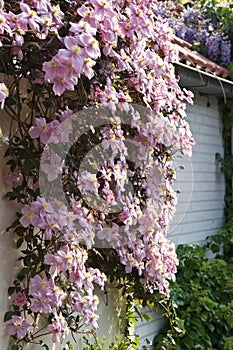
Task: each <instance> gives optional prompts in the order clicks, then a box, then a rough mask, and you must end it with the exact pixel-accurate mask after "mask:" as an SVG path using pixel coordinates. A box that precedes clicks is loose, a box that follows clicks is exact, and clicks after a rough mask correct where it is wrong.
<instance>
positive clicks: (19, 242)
mask: <svg viewBox="0 0 233 350" xmlns="http://www.w3.org/2000/svg"><path fill="white" fill-rule="evenodd" d="M23 241H24V239H23V237H20V238H19V239H18V240H17V242H16V248H17V249H18V248H19V247H21V245H22V244H23Z"/></svg>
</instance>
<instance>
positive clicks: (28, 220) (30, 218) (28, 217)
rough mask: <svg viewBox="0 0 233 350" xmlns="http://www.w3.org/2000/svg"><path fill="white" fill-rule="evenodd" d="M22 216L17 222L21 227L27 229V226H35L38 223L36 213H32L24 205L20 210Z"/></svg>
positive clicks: (28, 207) (31, 210) (28, 206)
mask: <svg viewBox="0 0 233 350" xmlns="http://www.w3.org/2000/svg"><path fill="white" fill-rule="evenodd" d="M21 212H22V214H23V216H22V217H21V218H20V220H19V222H20V223H21V225H23V227H28V226H29V225H33V226H35V227H36V226H37V225H38V223H39V217H38V215H37V213H35V212H34V211H33V208H32V207H31V206H30V205H28V204H26V205H25V206H24V207H23V208H22V210H21Z"/></svg>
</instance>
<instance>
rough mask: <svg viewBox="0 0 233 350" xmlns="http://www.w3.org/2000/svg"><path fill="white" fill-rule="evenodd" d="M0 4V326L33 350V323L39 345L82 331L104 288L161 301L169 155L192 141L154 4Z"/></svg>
mask: <svg viewBox="0 0 233 350" xmlns="http://www.w3.org/2000/svg"><path fill="white" fill-rule="evenodd" d="M1 4H2V5H1V9H0V44H1V47H0V57H1V62H5V64H2V66H1V69H2V73H4V75H5V76H8V75H9V77H8V78H9V79H6V80H4V81H6V85H7V82H8V85H7V86H6V85H5V83H1V84H0V102H1V108H5V112H6V113H7V114H8V115H9V118H10V120H11V123H9V124H10V125H11V129H10V131H9V137H8V139H9V147H8V149H7V151H6V154H5V157H6V162H7V166H8V168H10V169H9V173H7V174H8V175H6V173H5V175H4V178H5V182H6V183H7V184H8V186H11V189H10V190H9V191H8V192H7V194H6V197H7V198H8V199H10V200H17V201H18V202H19V203H20V204H21V210H20V212H19V213H17V218H16V220H15V222H14V223H13V225H12V227H11V229H12V230H13V231H14V232H15V234H16V236H17V241H16V247H17V248H18V249H19V250H20V253H19V258H18V263H19V264H18V265H19V271H18V272H17V275H16V276H12V281H14V282H13V285H12V286H11V287H10V288H9V294H10V296H11V300H12V305H11V309H10V311H8V312H6V314H5V321H6V322H8V325H7V333H8V335H10V336H12V341H13V342H14V346H16V347H15V348H14V349H23V348H24V347H27V343H30V342H32V343H35V344H38V345H41V344H42V345H43V341H42V343H41V342H40V334H41V333H40V330H39V329H38V328H39V325H40V319H43V325H44V328H43V331H45V334H51V340H52V342H53V343H64V342H65V341H66V339H67V335H68V333H72V335H73V336H75V334H76V333H77V334H78V333H85V332H90V329H92V330H96V329H97V328H98V325H99V321H100V320H101V317H100V316H99V314H98V304H99V298H98V296H97V290H98V289H99V290H100V291H102V292H103V293H105V294H107V293H108V285H109V283H111V282H114V284H117V285H120V286H121V287H122V288H123V290H126V291H127V290H128V289H127V286H128V285H130V290H131V291H132V292H130V293H131V294H130V296H131V297H133V298H135V299H141V300H143V301H144V303H145V304H146V303H147V301H148V300H151V298H154V299H156V295H157V294H156V293H159V295H160V297H163V298H167V297H169V281H170V280H174V279H175V273H176V267H177V264H178V261H177V257H176V253H175V248H174V245H173V244H172V243H171V242H170V241H169V240H168V238H167V232H168V228H169V220H170V218H171V217H172V216H173V215H174V213H175V206H176V203H177V196H176V192H175V191H174V190H173V188H172V185H173V183H174V181H175V175H176V174H175V170H174V169H173V155H174V154H175V153H177V152H182V153H183V154H188V155H191V153H192V147H193V145H194V144H195V141H194V140H193V137H192V133H191V131H190V128H189V124H188V122H187V121H186V112H185V110H186V103H187V102H189V103H192V94H191V93H190V92H189V91H187V90H185V89H184V90H182V89H181V88H180V87H179V85H178V77H177V76H176V75H175V69H174V65H173V63H174V62H175V61H176V60H178V56H177V52H176V50H175V48H174V46H173V44H172V42H171V39H172V35H173V33H172V30H171V29H170V28H169V25H168V23H167V22H166V20H164V19H163V18H162V17H160V16H159V15H156V9H157V7H158V2H157V0H153V1H151V0H144V1H138V0H130V1H128V0H125V1H113V0H106V1H102V0H94V1H88V0H87V1H66V0H65V1H63V2H59V3H58V4H57V3H54V1H52V0H51V1H50V0H43V1H39V0H38V1H37V0H33V1H30V2H29V1H27V0H21V1H18V0H17V1H9V2H5V4H4V2H3V1H2V2H1ZM12 76H13V79H12ZM25 86H26V87H25ZM25 89H26V90H25ZM15 126H16V127H15ZM126 297H127V296H126ZM29 320H30V321H29ZM42 334H43V333H42Z"/></svg>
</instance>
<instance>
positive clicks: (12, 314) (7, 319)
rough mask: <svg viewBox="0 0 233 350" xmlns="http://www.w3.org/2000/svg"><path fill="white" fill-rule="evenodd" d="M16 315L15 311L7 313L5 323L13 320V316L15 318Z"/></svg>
mask: <svg viewBox="0 0 233 350" xmlns="http://www.w3.org/2000/svg"><path fill="white" fill-rule="evenodd" d="M14 315H15V312H13V311H7V312H6V313H5V315H4V320H3V321H4V322H6V321H9V320H10V319H11V317H12V316H14Z"/></svg>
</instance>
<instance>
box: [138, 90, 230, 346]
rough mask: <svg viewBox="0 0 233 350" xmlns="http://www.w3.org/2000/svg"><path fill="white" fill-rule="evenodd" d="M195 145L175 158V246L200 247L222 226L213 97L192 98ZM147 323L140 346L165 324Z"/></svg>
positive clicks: (219, 147)
mask: <svg viewBox="0 0 233 350" xmlns="http://www.w3.org/2000/svg"><path fill="white" fill-rule="evenodd" d="M187 115H188V118H187V120H188V122H189V123H190V126H191V130H192V133H193V136H194V138H195V140H196V146H195V147H194V149H193V156H192V158H191V159H189V158H187V157H185V158H184V159H183V160H179V159H176V160H175V163H176V166H177V168H179V165H181V164H184V165H185V168H186V169H185V170H177V184H176V185H175V189H177V190H178V189H180V190H181V191H182V192H181V194H180V195H179V196H178V204H177V211H176V214H175V216H174V217H173V219H172V221H171V225H170V230H169V235H168V237H169V239H170V240H171V241H173V242H175V243H176V245H177V244H183V243H188V244H193V243H200V244H202V243H203V242H204V240H205V237H206V236H209V235H212V234H215V233H216V232H218V231H219V230H220V229H221V228H222V225H223V223H224V194H225V183H224V176H223V175H222V174H221V172H220V169H219V165H218V164H217V163H216V161H215V154H216V153H217V152H218V153H220V154H221V155H223V145H222V136H221V134H222V124H221V117H220V114H219V109H218V101H217V99H216V98H211V97H206V96H200V95H198V94H196V95H195V103H194V105H189V106H188V107H187ZM151 316H152V319H151V321H150V322H149V323H147V322H146V321H143V322H141V321H140V322H139V323H138V325H137V326H136V333H137V334H139V335H140V340H141V344H142V345H144V344H145V339H146V338H148V339H149V340H150V341H152V340H153V337H154V335H155V334H157V333H158V332H159V330H160V328H161V327H162V326H163V324H164V321H165V320H164V319H163V320H161V317H160V314H158V313H156V312H151Z"/></svg>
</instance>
